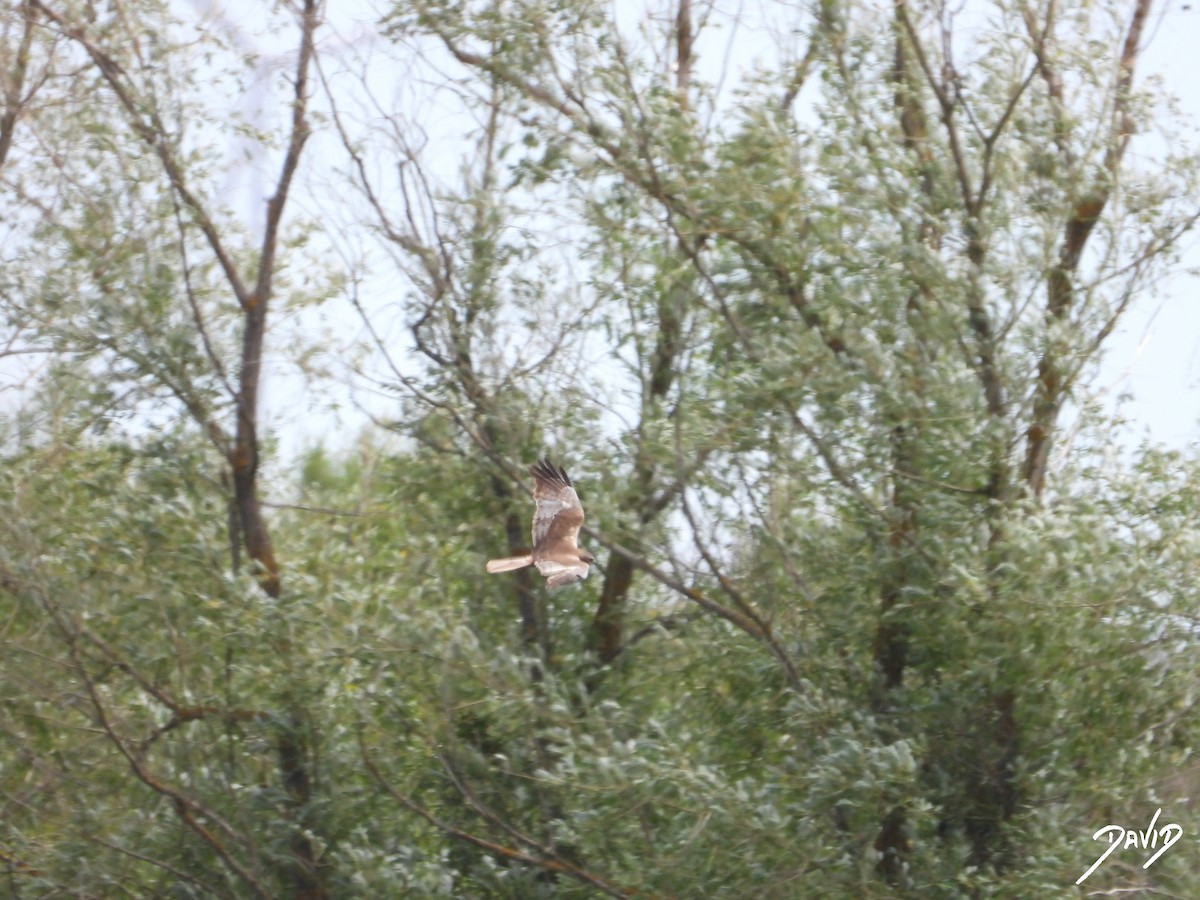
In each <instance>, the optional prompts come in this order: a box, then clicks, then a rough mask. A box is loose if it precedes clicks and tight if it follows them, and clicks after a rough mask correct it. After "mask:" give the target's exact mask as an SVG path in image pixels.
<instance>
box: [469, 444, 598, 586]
mask: <svg viewBox="0 0 1200 900" xmlns="http://www.w3.org/2000/svg"><path fill="white" fill-rule="evenodd" d="M529 471H530V472H531V473H533V481H534V488H533V501H534V503H536V504H537V509H535V510H534V513H533V552H532V553H530V554H529V555H527V556H510V557H508V558H507V559H493V560H490V561H489V562H488V564H487V570H488V571H489V572H511V571H513V570H514V569H523V568H525V567H526V566H537V569H538V571H539V572H541V573H542V575H543V576H544V577H545V579H546V586H547V587H551V588H556V587H562V586H563V585H564V584H572V583H574V582H576V581H583V579H585V578H587V576H588V566H589V565H591V564H592V563H593V562H595V561H596V557H594V556H592V554H590V553H588V552H587V551H586V550H580V549H579V546H578V545H577V543H576V542H577V541H578V540H579V526H581V525H582V524H583V505H582V504H581V503H580V502H579V495H578V494H576V493H575V488H573V487H571V479H570V478H569V477H567V472H566V470H565V469H564V468H563V467H562V466H557V467H556V466H554V465H552V464H551V463H550V460H548V459H543V460H539V461H538V462H536V463H534V464H533V465H532V466H530V467H529Z"/></svg>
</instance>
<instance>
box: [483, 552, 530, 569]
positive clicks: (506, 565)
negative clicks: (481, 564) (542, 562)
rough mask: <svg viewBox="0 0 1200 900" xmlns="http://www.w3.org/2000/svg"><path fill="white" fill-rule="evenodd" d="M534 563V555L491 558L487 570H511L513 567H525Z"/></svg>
mask: <svg viewBox="0 0 1200 900" xmlns="http://www.w3.org/2000/svg"><path fill="white" fill-rule="evenodd" d="M532 565H533V557H532V556H510V557H508V558H507V559H489V560H488V564H487V570H488V571H489V572H492V573H496V572H511V571H513V569H523V568H525V567H526V566H532Z"/></svg>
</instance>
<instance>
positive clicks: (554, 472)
mask: <svg viewBox="0 0 1200 900" xmlns="http://www.w3.org/2000/svg"><path fill="white" fill-rule="evenodd" d="M529 471H530V472H532V473H533V474H534V475H537V476H539V477H541V478H544V479H546V480H547V481H561V482H562V483H563V484H565V485H570V484H571V478H570V476H569V475H567V470H566V469H564V468H563V467H562V466H556V465H554V463H552V462H550V458H549V457H543V458H542V459H539V460H538V461H537V462H535V463H534V464H533V465H532V466H530V467H529Z"/></svg>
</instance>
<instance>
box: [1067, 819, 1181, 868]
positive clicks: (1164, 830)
mask: <svg viewBox="0 0 1200 900" xmlns="http://www.w3.org/2000/svg"><path fill="white" fill-rule="evenodd" d="M1160 815H1162V809H1159V810H1158V811H1157V812H1156V813H1155V814H1154V818H1153V819H1151V820H1150V827H1149V828H1147V829H1146V830H1145V831H1134V830H1133V829H1132V828H1123V827H1122V826H1120V825H1105V826H1104V827H1103V828H1101V829H1100V830H1099V831H1097V832H1096V833H1095V834H1093V835H1092V840H1093V841H1098V840H1100V838H1102V837H1105V838H1108V847H1107V848H1105V850H1104V852H1103V853H1101V854H1100V856H1099V857H1098V858H1097V859H1096V861H1095V862H1094V863H1092V865H1091V868H1089V869H1088V870H1087V871H1086V872H1084V873H1083V874H1082V875H1080V876H1079V880H1078V881H1076V882H1075V883H1076V884H1083V883H1084V881H1086V880H1087V877H1088V876H1089V875H1091V874H1092V873H1093V872H1095V871H1096V870H1097V869H1098V868H1100V864H1101V863H1102V862H1104V861H1105V860H1106V859H1108V858H1109V857H1110V856H1111V855H1112V853H1113V851H1114V850H1116V849H1117V848H1118V847H1133V848H1134V849H1135V850H1136V849H1138V848H1141V849H1142V850H1154V855H1153V856H1151V857H1150V858H1149V859H1148V860H1146V861H1145V862H1144V863H1143V864H1142V868H1143V869H1148V868H1150V866H1152V865H1153V864H1154V862H1155V860H1157V859H1158V858H1159V857H1160V856H1162V855H1163V854H1164V853H1166V852H1167V851H1168V850H1170V849H1171V846H1172V845H1173V844H1174V843H1175V842H1176V841H1177V840H1179V839H1180V838H1181V837H1183V829H1182V828H1180V827H1179V826H1178V825H1176V824H1175V823H1174V822H1171V823H1169V824H1167V825H1163V826H1162V827H1161V828H1158V829H1155V827H1154V826H1155V825H1156V824H1157V823H1158V817H1159V816H1160ZM1160 839H1161V840H1162V846H1161V847H1160V846H1159V845H1158V842H1159V840H1160Z"/></svg>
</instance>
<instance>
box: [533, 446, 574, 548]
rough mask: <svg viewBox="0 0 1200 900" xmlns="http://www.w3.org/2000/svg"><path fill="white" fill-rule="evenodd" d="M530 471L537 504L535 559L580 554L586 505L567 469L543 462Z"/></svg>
mask: <svg viewBox="0 0 1200 900" xmlns="http://www.w3.org/2000/svg"><path fill="white" fill-rule="evenodd" d="M529 471H530V472H532V473H533V481H534V488H533V500H534V502H535V503H536V504H537V509H535V510H534V512H533V558H534V559H535V560H536V559H538V558H539V557H551V556H555V555H558V554H560V553H562V552H569V553H572V554H574V553H576V551H577V550H578V544H577V542H578V540H579V526H580V525H582V524H583V504H582V503H580V502H579V495H578V494H576V493H575V488H574V487H572V486H571V479H570V478H569V477H568V476H567V472H566V470H565V469H563V467H562V466H557V467H555V466H553V465H551V463H550V461H549V460H548V459H543V460H539V461H538V462H536V463H534V464H533V465H532V466H531V467H530V469H529Z"/></svg>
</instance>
